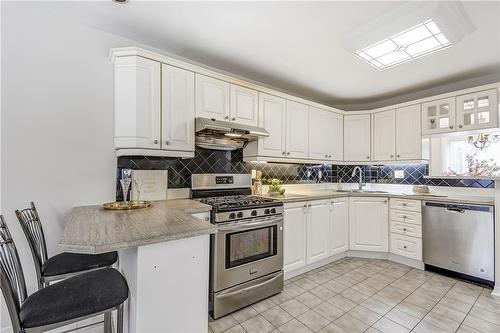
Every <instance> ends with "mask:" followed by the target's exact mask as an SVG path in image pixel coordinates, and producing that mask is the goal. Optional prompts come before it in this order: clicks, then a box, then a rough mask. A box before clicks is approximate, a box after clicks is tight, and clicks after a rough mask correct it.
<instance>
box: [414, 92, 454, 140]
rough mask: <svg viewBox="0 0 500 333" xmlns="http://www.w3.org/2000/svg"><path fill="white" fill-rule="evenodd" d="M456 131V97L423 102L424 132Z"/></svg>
mask: <svg viewBox="0 0 500 333" xmlns="http://www.w3.org/2000/svg"><path fill="white" fill-rule="evenodd" d="M453 131H455V97H451V98H444V99H439V100H436V101H431V102H427V103H423V104H422V134H424V135H427V134H437V133H448V132H453Z"/></svg>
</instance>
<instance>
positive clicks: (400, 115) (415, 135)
mask: <svg viewBox="0 0 500 333" xmlns="http://www.w3.org/2000/svg"><path fill="white" fill-rule="evenodd" d="M421 158H422V130H421V121H420V105H419V104H416V105H410V106H406V107H404V108H401V109H397V110H396V159H397V160H419V159H421Z"/></svg>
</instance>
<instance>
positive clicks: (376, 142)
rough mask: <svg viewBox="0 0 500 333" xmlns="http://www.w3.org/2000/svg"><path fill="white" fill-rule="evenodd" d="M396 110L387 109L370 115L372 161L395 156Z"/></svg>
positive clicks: (390, 158) (392, 158) (391, 158)
mask: <svg viewBox="0 0 500 333" xmlns="http://www.w3.org/2000/svg"><path fill="white" fill-rule="evenodd" d="M395 151H396V111H395V110H388V111H383V112H377V113H374V114H373V116H372V152H373V157H372V160H373V161H390V160H394V159H395V158H396V154H395Z"/></svg>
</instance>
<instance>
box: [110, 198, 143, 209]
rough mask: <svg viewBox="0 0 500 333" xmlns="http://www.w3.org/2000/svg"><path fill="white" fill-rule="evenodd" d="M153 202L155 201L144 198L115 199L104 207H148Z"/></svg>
mask: <svg viewBox="0 0 500 333" xmlns="http://www.w3.org/2000/svg"><path fill="white" fill-rule="evenodd" d="M152 204H153V203H152V202H151V201H143V200H133V201H115V202H108V203H105V204H103V205H102V208H104V209H110V210H131V209H141V208H147V207H149V206H151V205H152Z"/></svg>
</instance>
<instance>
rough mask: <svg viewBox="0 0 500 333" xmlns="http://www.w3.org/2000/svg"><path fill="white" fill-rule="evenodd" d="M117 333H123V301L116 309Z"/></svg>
mask: <svg viewBox="0 0 500 333" xmlns="http://www.w3.org/2000/svg"><path fill="white" fill-rule="evenodd" d="M116 326H117V327H116V333H123V303H122V304H120V305H118V310H117V311H116Z"/></svg>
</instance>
